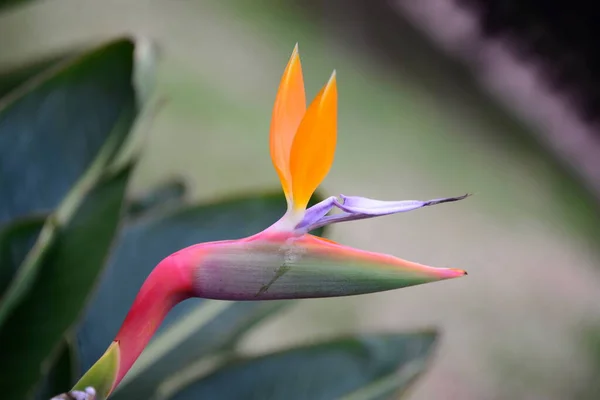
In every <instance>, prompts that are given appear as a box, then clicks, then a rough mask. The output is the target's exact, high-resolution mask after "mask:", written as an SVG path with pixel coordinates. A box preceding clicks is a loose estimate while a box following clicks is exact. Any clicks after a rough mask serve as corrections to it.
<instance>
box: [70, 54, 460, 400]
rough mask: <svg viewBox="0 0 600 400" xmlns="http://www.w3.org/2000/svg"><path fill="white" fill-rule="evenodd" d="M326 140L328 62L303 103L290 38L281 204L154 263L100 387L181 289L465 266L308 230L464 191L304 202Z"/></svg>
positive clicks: (313, 289) (355, 281) (292, 286)
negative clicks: (238, 233)
mask: <svg viewBox="0 0 600 400" xmlns="http://www.w3.org/2000/svg"><path fill="white" fill-rule="evenodd" d="M336 140H337V83H336V75H335V72H334V73H333V74H332V75H331V78H330V79H329V81H328V82H327V84H326V85H325V86H324V87H323V88H322V89H321V91H320V92H319V93H318V94H317V96H316V97H315V99H314V100H313V101H312V103H311V104H310V106H309V107H308V109H307V108H306V98H305V93H304V82H303V76H302V67H301V64H300V58H299V54H298V47H297V46H296V48H295V49H294V51H293V53H292V56H291V58H290V60H289V62H288V64H287V66H286V68H285V71H284V74H283V77H282V79H281V83H280V86H279V90H278V92H277V97H276V100H275V105H274V108H273V116H272V120H271V130H270V149H271V158H272V160H273V164H274V166H275V170H276V171H277V174H278V175H279V179H280V181H281V185H282V188H283V191H284V193H285V197H286V200H287V212H286V213H285V215H283V216H282V218H281V219H280V220H279V221H277V222H275V223H274V224H273V225H271V226H270V227H269V228H267V229H265V230H264V231H262V232H260V233H257V234H255V235H253V236H250V237H247V238H244V239H239V240H224V241H219V242H210V243H200V244H196V245H193V246H190V247H187V248H184V249H182V250H179V251H178V252H176V253H174V254H172V255H170V256H168V257H167V258H165V259H164V260H162V261H161V262H160V263H159V264H158V265H157V266H156V268H155V269H154V270H153V272H152V273H151V274H150V276H149V277H148V278H147V279H146V281H145V283H144V284H143V286H142V288H141V289H140V291H139V293H138V295H137V297H136V299H135V301H134V303H133V305H132V307H131V309H130V311H129V313H128V315H127V317H126V319H125V321H124V322H123V325H122V326H121V329H120V330H119V332H118V334H117V336H116V337H115V339H114V341H113V343H112V345H111V347H110V348H109V350H107V352H109V351H110V352H113V353H116V354H115V356H116V358H115V357H113V358H114V359H117V360H118V368H117V371H115V376H114V380H113V383H112V387H111V388H110V391H112V390H114V388H115V387H116V386H117V385H118V384H119V382H121V380H122V379H123V377H124V376H125V374H126V373H127V371H129V369H130V368H131V366H132V365H133V363H134V362H135V360H136V359H137V358H138V356H139V355H140V353H141V352H142V351H143V349H144V347H145V346H146V344H147V343H148V341H149V340H150V338H151V337H152V335H153V334H154V332H155V331H156V329H157V328H158V326H159V325H160V323H161V322H162V320H163V319H164V317H165V316H166V314H167V313H168V312H169V310H171V308H172V307H173V306H174V305H175V304H177V303H179V302H181V301H183V300H185V299H187V298H190V297H202V298H208V299H221V300H246V301H247V300H273V299H301V298H315V297H336V296H349V295H358V294H365V293H373V292H380V291H385V290H391V289H397V288H402V287H407V286H414V285H418V284H422V283H428V282H433V281H439V280H444V279H450V278H456V277H460V276H463V275H466V272H465V271H462V270H459V269H453V268H434V267H429V266H426V265H421V264H417V263H414V262H410V261H405V260H402V259H400V258H397V257H394V256H391V255H386V254H379V253H373V252H368V251H363V250H358V249H355V248H352V247H348V246H344V245H341V244H338V243H335V242H333V241H331V240H327V239H323V238H320V237H316V236H313V235H311V234H309V232H310V231H311V230H313V229H316V228H319V227H322V226H325V225H329V224H333V223H337V222H344V221H352V220H358V219H365V218H372V217H378V216H382V215H388V214H395V213H400V212H405V211H411V210H416V209H418V208H422V207H427V206H432V205H435V204H440V203H445V202H452V201H457V200H461V199H464V198H465V197H467V195H464V196H460V197H450V198H442V199H436V200H429V201H416V200H410V201H379V200H372V199H369V198H365V197H357V196H343V195H342V196H339V197H329V198H327V199H325V200H324V201H322V202H320V203H318V204H316V205H314V206H312V207H310V208H308V209H307V204H308V202H309V199H310V198H311V196H312V195H313V193H314V191H315V190H316V189H317V187H318V186H319V184H320V183H321V182H322V181H323V179H324V178H325V176H326V175H327V174H328V172H329V169H330V167H331V165H332V163H333V159H334V153H335V146H336ZM240 223H243V221H240ZM101 361H102V359H101V360H99V361H98V362H101ZM93 369H94V367H92V369H90V371H92V370H93ZM88 383H89V379H86V376H85V375H84V377H83V378H82V379H81V381H80V383H79V384H78V385H77V386H76V387H75V388H80V389H83V388H84V387H85V386H87V385H88ZM110 391H109V393H110ZM107 394H108V393H107Z"/></svg>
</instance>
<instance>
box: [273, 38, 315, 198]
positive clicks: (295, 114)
mask: <svg viewBox="0 0 600 400" xmlns="http://www.w3.org/2000/svg"><path fill="white" fill-rule="evenodd" d="M305 112H306V95H305V94H304V80H303V78H302V66H301V64H300V56H299V54H298V44H296V47H294V51H293V53H292V56H291V57H290V60H289V61H288V64H287V66H286V68H285V71H284V73H283V76H282V78H281V83H280V84H279V90H278V91H277V97H276V98H275V105H274V106H273V116H272V118H271V132H270V147H271V160H272V161H273V165H274V166H275V170H276V171H277V174H278V175H279V180H281V186H282V187H283V191H284V193H285V196H286V198H287V200H288V205H290V204H291V202H292V184H291V178H290V168H289V165H290V151H291V148H292V142H293V141H294V135H295V134H296V131H297V130H298V126H299V125H300V121H301V120H302V117H303V116H304V114H305Z"/></svg>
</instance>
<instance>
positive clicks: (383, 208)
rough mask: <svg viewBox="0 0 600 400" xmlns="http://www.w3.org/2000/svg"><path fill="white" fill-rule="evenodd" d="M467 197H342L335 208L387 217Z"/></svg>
mask: <svg viewBox="0 0 600 400" xmlns="http://www.w3.org/2000/svg"><path fill="white" fill-rule="evenodd" d="M467 196H469V195H468V194H465V195H463V196H459V197H445V198H443V199H434V200H427V201H420V200H403V201H381V200H373V199H368V198H366V197H358V196H344V195H341V196H340V197H341V198H342V200H343V203H340V202H338V201H337V200H336V201H335V205H336V207H338V208H339V209H340V210H342V211H346V212H347V213H350V214H364V215H368V216H373V217H376V216H379V215H389V214H396V213H400V212H406V211H412V210H416V209H418V208H422V207H427V206H433V205H436V204H441V203H448V202H451V201H458V200H462V199H464V198H465V197H467Z"/></svg>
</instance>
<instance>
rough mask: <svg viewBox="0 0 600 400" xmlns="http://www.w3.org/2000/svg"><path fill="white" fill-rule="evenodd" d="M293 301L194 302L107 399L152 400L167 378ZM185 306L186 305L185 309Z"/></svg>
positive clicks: (227, 345)
mask: <svg viewBox="0 0 600 400" xmlns="http://www.w3.org/2000/svg"><path fill="white" fill-rule="evenodd" d="M293 303H294V302H293V301H265V302H225V301H213V300H204V301H201V300H198V301H196V302H194V303H193V304H197V305H196V306H195V307H194V308H193V309H191V310H189V311H187V312H186V313H185V315H183V316H182V317H180V318H179V319H178V320H176V321H174V322H172V323H171V324H170V325H168V328H167V329H164V328H163V329H162V332H159V333H158V334H157V336H156V337H155V338H154V340H152V341H151V342H150V344H149V345H148V347H147V348H146V349H145V350H144V353H142V356H141V357H140V358H139V359H138V361H137V362H136V364H135V365H134V367H133V368H132V370H131V371H130V373H129V374H128V375H127V377H126V378H125V380H124V381H123V382H122V383H121V385H120V386H119V387H118V389H117V391H116V392H115V393H114V394H113V396H112V397H111V400H126V399H132V398H144V399H146V398H152V395H153V394H154V393H155V391H156V389H157V387H158V386H159V385H160V384H161V383H162V381H164V380H165V379H166V378H167V377H168V376H170V375H172V374H173V373H175V372H177V371H178V370H179V369H182V368H184V367H185V366H187V365H190V364H192V363H194V362H196V361H198V360H200V359H203V358H204V357H206V356H208V355H211V354H214V353H215V352H217V351H219V350H226V349H228V348H229V347H230V346H232V345H233V344H234V343H235V342H237V341H238V340H239V338H240V337H241V336H243V334H245V333H246V332H248V331H249V330H250V329H251V328H253V327H254V326H256V325H257V324H258V323H260V322H261V321H263V320H265V319H266V318H268V317H271V316H273V315H274V314H275V313H276V312H278V311H280V310H282V309H283V308H284V307H289V306H291V305H292V304H293ZM188 307H189V306H188Z"/></svg>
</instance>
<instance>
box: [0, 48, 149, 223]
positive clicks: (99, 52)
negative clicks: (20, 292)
mask: <svg viewBox="0 0 600 400" xmlns="http://www.w3.org/2000/svg"><path fill="white" fill-rule="evenodd" d="M133 66H134V43H133V42H132V41H131V40H129V39H121V40H117V41H114V42H111V43H109V44H107V45H104V46H102V47H100V48H97V49H95V50H93V51H89V52H87V53H85V54H83V55H81V56H79V57H76V58H70V59H69V60H66V61H63V62H61V63H59V64H58V65H55V66H54V67H52V68H50V69H45V70H44V72H43V73H42V74H40V75H38V76H36V77H35V79H30V80H28V81H27V84H25V85H20V86H18V89H16V90H13V91H11V92H10V94H9V95H8V96H6V97H4V98H2V99H0V226H2V224H4V223H6V222H7V221H9V220H11V219H13V218H16V217H19V216H24V215H27V214H30V213H32V212H49V211H52V210H53V209H54V208H55V207H56V206H57V205H58V204H59V202H60V201H62V199H63V197H64V196H65V194H66V193H67V192H68V191H69V190H70V189H71V186H73V184H74V183H75V182H76V181H78V180H79V178H80V176H81V175H82V174H83V172H84V171H86V170H87V168H88V167H89V166H90V165H91V163H92V161H93V160H94V159H95V158H96V156H97V155H98V152H99V151H100V149H101V148H102V146H103V145H104V144H105V143H106V141H107V138H108V137H109V135H110V134H111V133H113V132H115V130H118V131H119V132H121V134H120V137H118V138H115V140H116V141H117V142H122V141H123V140H124V138H125V136H126V135H127V133H128V132H129V131H130V128H131V126H132V123H133V120H134V118H135V114H136V109H137V107H136V104H135V103H136V96H135V90H134V86H133V72H134V69H133ZM115 148H119V145H118V143H117V145H116V146H115Z"/></svg>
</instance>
